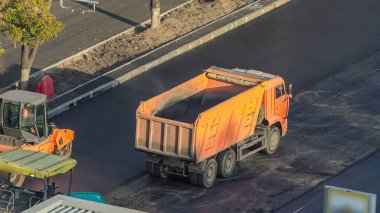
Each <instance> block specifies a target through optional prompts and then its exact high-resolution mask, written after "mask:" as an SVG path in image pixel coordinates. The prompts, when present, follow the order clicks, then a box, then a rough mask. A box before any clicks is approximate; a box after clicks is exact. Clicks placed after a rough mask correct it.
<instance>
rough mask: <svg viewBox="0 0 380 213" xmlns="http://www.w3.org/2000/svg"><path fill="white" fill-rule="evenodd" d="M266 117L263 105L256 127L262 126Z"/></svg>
mask: <svg viewBox="0 0 380 213" xmlns="http://www.w3.org/2000/svg"><path fill="white" fill-rule="evenodd" d="M264 117H265V111H264V106H263V105H261V106H260V110H259V115H258V116H257V122H256V126H257V125H259V124H261V123H262V122H263V121H264Z"/></svg>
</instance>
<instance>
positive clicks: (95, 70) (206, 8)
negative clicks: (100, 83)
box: [30, 0, 255, 94]
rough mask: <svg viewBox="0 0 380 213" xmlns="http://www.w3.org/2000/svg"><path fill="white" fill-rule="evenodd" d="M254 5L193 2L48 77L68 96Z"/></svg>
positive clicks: (230, 0)
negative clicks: (153, 26)
mask: <svg viewBox="0 0 380 213" xmlns="http://www.w3.org/2000/svg"><path fill="white" fill-rule="evenodd" d="M254 1H255V0H215V1H214V0H207V1H201V0H199V1H198V0H195V1H192V2H190V3H188V4H186V5H184V6H183V7H181V8H178V9H176V10H174V11H171V12H170V13H168V14H166V15H165V16H164V17H163V18H162V22H161V27H160V28H158V29H155V30H151V29H149V26H142V27H137V28H136V29H135V30H134V31H133V32H129V33H125V34H123V35H121V36H119V37H116V38H115V39H112V40H110V41H108V42H106V43H105V44H103V45H100V46H98V47H96V48H94V49H93V50H91V51H89V52H87V53H85V54H83V55H81V56H79V57H77V58H75V59H72V60H70V61H67V62H65V63H63V64H61V65H60V66H58V67H56V68H54V69H52V70H50V71H48V72H47V73H48V74H49V75H51V76H52V78H53V79H54V82H55V88H56V91H55V92H56V94H61V93H64V92H65V91H68V90H69V89H72V88H74V87H76V86H78V85H80V84H83V83H85V82H87V81H89V80H91V79H93V78H95V77H96V76H99V75H101V74H104V73H106V72H107V71H110V70H111V69H113V68H115V67H117V66H118V65H120V64H122V63H126V62H128V61H131V60H133V59H135V58H137V57H139V56H141V55H143V54H145V53H147V52H148V51H150V50H153V49H155V48H157V47H159V46H162V45H163V44H165V43H167V42H169V41H171V40H173V39H175V38H178V37H179V36H182V35H184V34H186V33H188V32H190V31H192V30H195V29H197V28H199V27H201V26H203V25H205V24H207V23H209V22H211V21H213V20H216V19H218V18H220V17H221V16H223V15H226V14H228V13H230V12H232V11H234V10H236V9H238V8H240V7H242V6H244V5H247V4H249V3H252V2H254ZM39 79H40V77H38V78H35V79H32V80H31V83H30V88H31V89H32V88H35V87H36V84H37V82H38V81H39Z"/></svg>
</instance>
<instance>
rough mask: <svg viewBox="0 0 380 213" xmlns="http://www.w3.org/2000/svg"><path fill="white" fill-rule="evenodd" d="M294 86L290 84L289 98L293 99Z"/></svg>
mask: <svg viewBox="0 0 380 213" xmlns="http://www.w3.org/2000/svg"><path fill="white" fill-rule="evenodd" d="M292 89H293V85H292V84H289V98H293V91H292Z"/></svg>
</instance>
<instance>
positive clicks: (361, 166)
mask: <svg viewBox="0 0 380 213" xmlns="http://www.w3.org/2000/svg"><path fill="white" fill-rule="evenodd" d="M379 164H380V152H379V151H377V152H375V153H373V154H372V155H371V156H369V157H368V158H366V159H365V160H363V161H361V162H360V163H358V164H356V165H354V166H352V167H350V168H349V169H347V170H346V171H344V172H342V173H341V174H339V175H338V176H336V177H334V178H331V179H330V180H328V181H326V182H324V183H323V184H320V185H318V186H317V187H315V188H314V189H313V190H311V191H309V192H307V193H305V194H303V195H302V196H300V197H298V198H297V199H295V200H294V201H292V202H290V203H289V204H287V205H285V206H283V207H282V208H280V209H278V210H276V211H275V212H278V213H280V212H284V213H285V212H298V213H319V212H323V207H324V202H325V194H324V186H325V185H326V186H327V185H330V186H337V187H342V188H347V189H352V190H357V191H362V192H367V193H373V194H377V202H376V203H379V200H380V199H379V195H380V182H379V179H380V167H379ZM377 206H379V204H378V205H377ZM376 212H380V209H379V207H378V208H377V211H376Z"/></svg>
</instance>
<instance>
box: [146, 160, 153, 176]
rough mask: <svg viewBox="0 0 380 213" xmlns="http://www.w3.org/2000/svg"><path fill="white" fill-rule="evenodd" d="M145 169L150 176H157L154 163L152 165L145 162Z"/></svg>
mask: <svg viewBox="0 0 380 213" xmlns="http://www.w3.org/2000/svg"><path fill="white" fill-rule="evenodd" d="M145 169H146V171H147V172H148V174H149V175H150V176H152V177H154V176H155V174H154V163H152V162H150V161H145Z"/></svg>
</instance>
